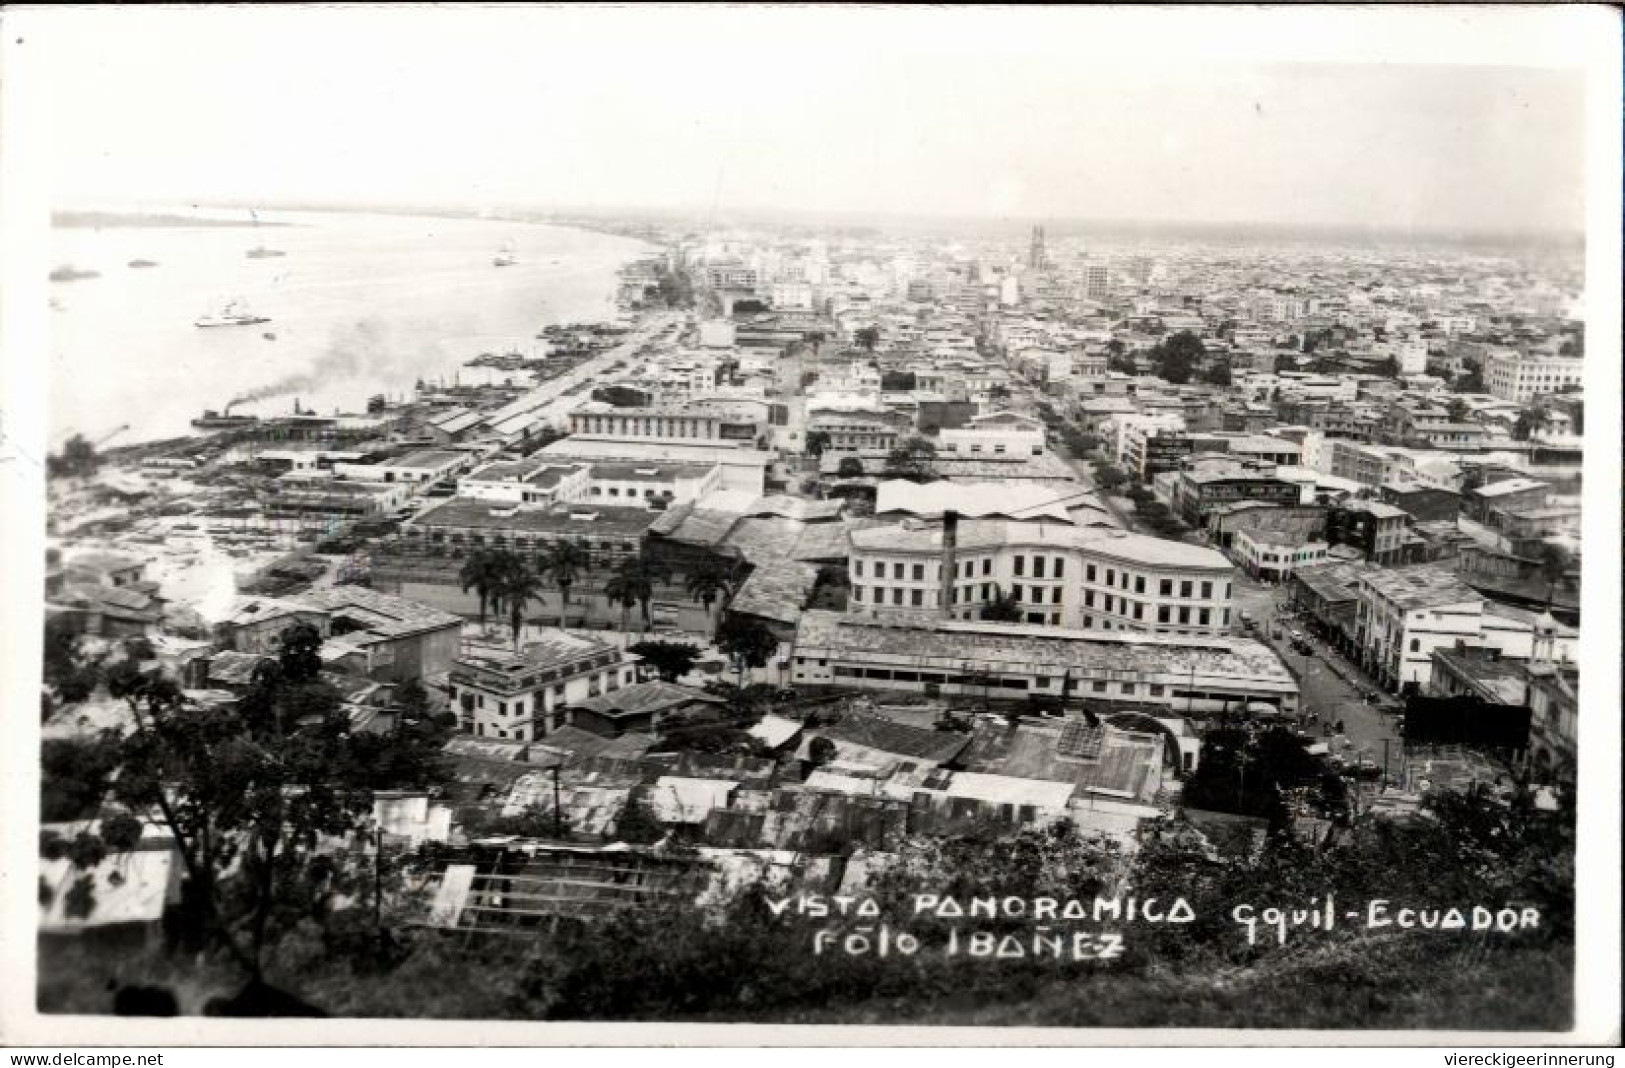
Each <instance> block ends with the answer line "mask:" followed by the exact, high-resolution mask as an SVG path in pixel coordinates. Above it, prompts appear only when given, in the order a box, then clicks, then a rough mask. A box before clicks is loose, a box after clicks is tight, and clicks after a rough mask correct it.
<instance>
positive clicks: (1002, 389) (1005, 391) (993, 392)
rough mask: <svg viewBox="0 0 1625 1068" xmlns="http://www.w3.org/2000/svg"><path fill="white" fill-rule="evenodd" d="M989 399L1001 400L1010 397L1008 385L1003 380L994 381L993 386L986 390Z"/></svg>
mask: <svg viewBox="0 0 1625 1068" xmlns="http://www.w3.org/2000/svg"><path fill="white" fill-rule="evenodd" d="M987 396H988V399H989V400H995V401H1002V400H1009V399H1010V387H1009V386H1007V385H1005V384H1004V383H1003V382H995V383H994V384H993V388H992V389H990V390H988V391H987Z"/></svg>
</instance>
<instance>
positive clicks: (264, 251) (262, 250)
mask: <svg viewBox="0 0 1625 1068" xmlns="http://www.w3.org/2000/svg"><path fill="white" fill-rule="evenodd" d="M243 255H245V256H247V257H248V258H249V259H251V260H271V259H275V258H276V257H278V256H286V255H287V253H286V252H283V251H282V250H281V249H276V248H266V247H265V246H264V245H257V246H255V247H254V248H251V249H249V250H248V251H247V252H245V253H243Z"/></svg>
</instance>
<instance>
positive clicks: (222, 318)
mask: <svg viewBox="0 0 1625 1068" xmlns="http://www.w3.org/2000/svg"><path fill="white" fill-rule="evenodd" d="M270 321H271V320H270V319H269V318H267V317H266V316H263V315H255V314H253V313H252V312H248V311H244V310H243V308H242V306H241V305H240V304H238V303H237V302H236V301H232V302H231V303H230V304H227V305H226V306H225V307H224V308H222V309H221V310H220V312H219V314H217V315H204V316H200V317H199V318H198V320H197V322H196V323H195V324H193V325H195V326H199V327H212V326H254V325H255V324H257V323H268V322H270Z"/></svg>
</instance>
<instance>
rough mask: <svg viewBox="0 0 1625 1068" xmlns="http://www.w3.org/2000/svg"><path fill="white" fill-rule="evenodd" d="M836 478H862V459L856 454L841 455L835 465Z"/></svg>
mask: <svg viewBox="0 0 1625 1068" xmlns="http://www.w3.org/2000/svg"><path fill="white" fill-rule="evenodd" d="M835 477H836V478H862V477H863V461H862V460H860V459H858V458H857V457H856V456H843V457H841V462H840V463H838V464H836V465H835Z"/></svg>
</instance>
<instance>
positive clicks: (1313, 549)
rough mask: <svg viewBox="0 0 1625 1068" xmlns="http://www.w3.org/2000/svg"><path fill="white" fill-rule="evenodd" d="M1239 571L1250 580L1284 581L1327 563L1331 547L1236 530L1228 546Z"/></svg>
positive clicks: (1274, 534)
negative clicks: (1238, 561) (1236, 561)
mask: <svg viewBox="0 0 1625 1068" xmlns="http://www.w3.org/2000/svg"><path fill="white" fill-rule="evenodd" d="M1231 547H1232V548H1233V549H1234V550H1235V553H1236V557H1237V558H1238V559H1239V560H1240V561H1241V566H1242V568H1243V569H1244V570H1245V571H1246V572H1247V573H1248V574H1249V575H1251V576H1252V577H1254V578H1258V579H1264V580H1266V581H1268V582H1285V581H1286V580H1287V579H1289V578H1291V577H1292V574H1293V572H1295V571H1297V569H1298V568H1300V567H1313V566H1315V565H1316V564H1324V563H1325V562H1326V553H1327V552H1328V551H1329V550H1330V549H1331V546H1330V545H1328V544H1327V543H1326V542H1324V541H1302V540H1300V539H1293V538H1291V537H1289V536H1288V535H1287V534H1285V533H1283V532H1281V531H1273V530H1258V531H1253V530H1245V529H1243V530H1238V531H1236V537H1235V540H1234V541H1233V542H1232V543H1231Z"/></svg>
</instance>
